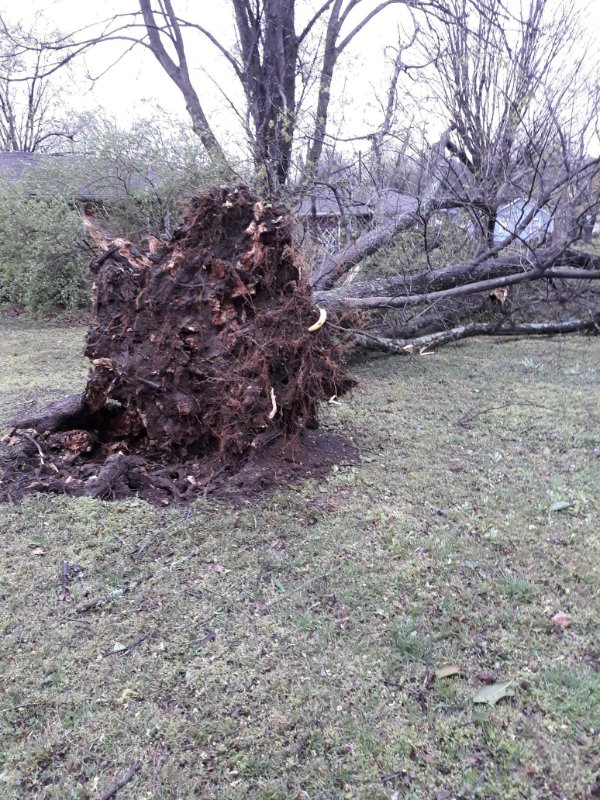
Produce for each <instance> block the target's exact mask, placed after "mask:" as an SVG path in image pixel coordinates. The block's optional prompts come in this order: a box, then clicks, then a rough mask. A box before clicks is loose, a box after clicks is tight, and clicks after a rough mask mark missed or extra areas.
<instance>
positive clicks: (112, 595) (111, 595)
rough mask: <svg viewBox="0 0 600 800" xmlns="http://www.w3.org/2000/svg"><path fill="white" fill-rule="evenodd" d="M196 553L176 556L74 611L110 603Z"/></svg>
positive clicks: (89, 609) (79, 611)
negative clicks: (180, 556)
mask: <svg viewBox="0 0 600 800" xmlns="http://www.w3.org/2000/svg"><path fill="white" fill-rule="evenodd" d="M197 555H198V550H192V552H191V553H188V554H187V555H186V556H183V558H176V559H175V560H174V561H171V563H170V564H167V565H165V566H164V567H161V568H160V569H158V570H156V572H149V573H148V574H147V575H143V576H142V577H141V578H137V579H136V580H134V581H129V583H126V584H125V585H124V586H121V587H120V588H119V589H113V591H112V592H108V594H104V595H102V597H97V598H96V599H95V600H89V601H88V602H87V603H83V604H82V605H79V606H76V607H75V611H76V612H77V613H78V614H83V613H84V612H86V611H91V610H92V609H93V608H98V607H99V606H103V605H106V603H110V602H111V601H112V600H117V599H118V598H119V597H123V595H125V594H129V593H130V592H132V591H133V590H134V589H137V587H138V586H139V585H140V584H142V583H145V582H146V581H149V580H152V579H155V578H162V577H164V575H166V574H168V573H169V572H172V571H173V570H174V569H175V567H177V566H179V564H183V563H185V562H186V561H190V560H191V559H192V558H195V557H196V556H197Z"/></svg>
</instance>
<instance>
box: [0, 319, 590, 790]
mask: <svg viewBox="0 0 600 800" xmlns="http://www.w3.org/2000/svg"><path fill="white" fill-rule="evenodd" d="M82 338H83V330H82V329H81V328H58V327H52V326H50V325H36V324H34V323H31V322H27V321H21V320H4V321H3V322H2V323H0V364H1V365H2V369H1V371H0V423H1V424H2V426H3V427H4V426H5V424H6V422H7V420H8V419H9V418H10V416H11V415H12V414H14V413H16V412H18V411H21V410H24V409H26V408H28V407H33V406H36V405H39V404H41V403H42V402H44V401H47V400H50V399H55V398H56V397H58V396H61V395H62V394H65V393H68V392H71V391H73V390H74V389H75V388H76V387H77V386H79V385H81V384H82V381H83V379H84V376H85V364H84V363H83V360H82V358H81V356H80V350H81V345H82ZM354 371H355V373H356V374H357V376H358V377H359V379H360V385H359V387H358V389H356V390H355V391H354V392H353V394H352V395H351V396H350V397H349V398H348V399H344V401H343V402H342V404H341V405H339V406H330V407H328V408H327V409H326V411H325V412H324V425H325V426H326V427H328V428H333V429H335V430H339V431H343V432H346V433H347V434H348V435H349V436H352V437H353V438H354V439H355V442H356V445H357V447H358V450H359V453H360V463H359V464H358V465H356V466H347V465H343V464H340V465H339V467H338V468H337V469H335V470H334V471H333V472H332V473H331V475H330V477H329V478H328V479H327V480H326V481H325V482H323V483H321V484H317V483H314V482H313V483H310V482H309V483H306V484H304V485H302V486H298V487H289V488H285V489H283V490H282V489H279V490H278V491H277V492H275V493H274V494H265V495H263V496H261V497H259V498H257V499H256V500H255V501H253V502H247V503H245V504H243V505H239V506H238V507H228V506H226V505H223V504H219V503H217V502H205V503H201V502H200V503H197V504H196V505H194V506H193V507H191V508H183V509H172V508H169V509H157V508H153V507H150V506H148V505H146V504H145V503H143V502H141V501H137V500H133V501H128V502H119V503H102V502H99V501H92V500H87V499H68V498H65V497H50V496H36V497H33V498H29V499H27V500H26V501H25V502H24V503H23V505H21V506H4V507H0V529H1V532H2V547H1V551H0V559H1V563H0V601H1V608H2V617H1V627H2V639H1V649H0V661H1V667H0V669H1V680H0V798H2V800H13V799H14V800H17V798H18V800H31V799H33V798H35V800H42V798H43V799H44V800H50V798H52V800H77V799H79V800H82V799H83V798H89V799H90V800H92V799H93V800H100V798H103V797H106V796H108V795H109V794H110V789H111V788H112V787H114V786H115V785H116V784H118V783H119V782H121V781H122V780H123V779H124V778H126V777H128V773H129V772H130V770H131V769H132V767H136V766H137V765H138V762H139V770H138V771H135V774H134V775H133V777H132V778H131V780H129V781H128V782H127V783H126V784H125V785H124V786H123V788H122V789H120V790H119V791H118V793H117V795H116V797H117V798H118V800H141V798H152V799H153V800H189V799H191V798H222V799H223V800H234V798H235V799H238V798H239V800H242V798H244V800H246V798H260V800H267V798H268V799H269V800H276V799H277V800H279V798H281V800H283V799H284V798H285V800H289V799H290V798H306V799H307V800H308V799H309V798H310V800H313V799H315V798H320V799H322V800H330V799H331V800H333V799H334V798H348V799H349V798H369V799H370V798H373V800H379V798H382V799H383V798H388V800H392V799H393V800H404V799H405V798H415V799H416V798H419V800H421V798H427V799H431V800H450V799H451V798H486V799H487V798H498V800H510V799H511V798H540V800H550V799H551V798H565V800H576V799H577V798H585V797H590V796H598V794H600V783H596V781H597V780H599V776H600V672H599V669H600V635H599V620H600V534H599V513H598V512H599V508H600V339H586V338H567V339H558V338H557V339H553V340H550V341H517V342H505V341H481V342H478V341H470V342H468V343H466V344H464V345H460V346H454V347H449V348H446V349H443V350H441V351H440V352H439V353H438V354H435V355H433V356H428V357H421V358H418V359H409V358H385V357H381V358H375V359H371V360H370V361H368V362H360V363H357V364H355V365H354ZM559 501H566V502H568V503H571V504H572V505H571V506H569V508H566V509H564V510H561V511H552V510H551V506H552V504H554V503H556V502H559ZM101 598H105V599H106V602H104V603H103V604H98V605H95V606H93V607H91V608H88V609H87V610H85V604H86V603H87V604H89V603H90V602H92V601H94V600H97V599H101ZM557 612H564V613H566V614H568V615H569V617H570V619H571V625H570V627H565V628H563V627H560V626H558V625H556V624H553V622H552V617H553V616H554V615H555V614H556V613H557ZM451 664H458V665H459V669H460V671H459V673H458V674H455V675H452V676H449V677H438V678H437V679H435V678H434V677H432V676H433V675H434V673H435V670H437V669H439V668H441V667H443V666H445V665H451ZM494 679H496V680H498V681H507V680H511V681H512V682H513V683H512V686H511V688H512V689H513V691H514V695H513V696H512V697H507V698H504V699H502V700H500V701H499V702H498V704H497V705H495V706H490V705H476V704H474V703H473V697H474V695H475V694H476V693H477V691H478V690H479V689H481V687H482V686H484V685H485V681H490V680H494ZM594 792H595V794H594ZM110 796H111V797H112V796H115V795H110Z"/></svg>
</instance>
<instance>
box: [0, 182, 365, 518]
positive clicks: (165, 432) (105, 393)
mask: <svg viewBox="0 0 600 800" xmlns="http://www.w3.org/2000/svg"><path fill="white" fill-rule="evenodd" d="M291 227H292V225H291V218H290V215H289V213H288V211H287V210H286V209H285V208H277V207H274V206H272V205H271V204H268V203H265V202H263V201H261V200H260V199H259V198H258V197H256V196H255V195H254V194H253V193H252V192H250V190H248V189H247V188H245V187H237V188H235V189H225V188H220V189H212V190H210V191H208V192H206V193H204V194H202V195H200V196H198V197H196V198H195V199H194V200H192V202H191V203H190V205H189V207H188V209H187V213H186V215H185V217H184V221H183V224H182V225H181V227H180V228H179V229H178V230H177V231H176V232H175V233H174V235H173V237H172V239H171V241H169V242H168V243H163V242H159V241H158V240H154V239H152V240H151V241H150V242H149V245H148V248H147V250H146V251H141V250H140V249H138V248H137V247H136V246H135V245H134V244H132V243H130V242H126V241H124V240H121V239H108V238H106V237H105V236H104V235H103V233H102V232H100V231H98V230H97V229H96V230H94V231H93V236H94V238H95V239H96V242H97V243H98V244H102V245H103V246H104V247H105V249H104V251H103V252H102V254H101V255H100V256H99V257H97V258H96V259H95V260H94V261H93V262H92V264H91V269H92V271H93V273H94V278H95V280H94V287H93V318H94V321H93V324H92V325H91V327H90V330H89V332H88V335H87V339H86V346H85V354H86V356H88V358H89V359H90V360H91V371H90V375H89V377H88V381H87V386H86V388H85V391H84V392H83V394H82V395H73V396H71V397H68V398H65V400H63V401H60V402H59V403H56V404H53V405H52V406H49V407H48V408H46V409H44V410H43V411H42V412H40V413H39V414H35V415H32V416H29V417H23V418H21V419H18V420H16V421H15V423H14V429H13V431H12V432H11V434H10V435H9V437H7V441H8V443H9V445H10V447H9V455H8V457H7V458H6V459H4V463H3V469H4V477H3V479H2V483H1V484H0V499H5V500H6V499H8V498H12V499H16V498H18V497H20V496H21V495H22V494H23V493H25V492H30V491H53V492H66V493H68V494H73V495H88V496H93V497H103V498H113V497H125V496H128V495H131V494H137V495H140V496H142V497H145V498H146V499H149V500H154V501H160V502H171V501H172V500H187V499H193V497H195V496H197V494H198V493H203V494H206V493H208V492H212V491H216V490H217V489H218V487H219V486H221V485H222V484H223V483H224V482H225V481H226V480H227V479H228V478H230V477H231V476H232V475H235V474H236V473H239V472H240V470H242V468H245V469H246V471H248V464H249V462H252V463H253V464H258V462H259V461H260V459H261V458H262V459H263V461H264V462H265V465H266V464H268V463H270V464H271V466H270V467H267V466H265V469H264V470H263V469H262V467H257V469H258V472H259V473H261V474H262V475H263V480H264V479H265V478H264V475H273V476H275V475H276V474H277V469H276V468H275V469H273V464H272V463H271V462H279V463H281V464H282V465H284V464H287V467H285V468H283V469H282V470H281V471H282V473H285V474H283V475H282V479H283V480H289V479H290V477H291V474H292V473H294V469H292V468H291V466H290V465H291V464H293V463H296V464H297V465H300V472H302V466H301V465H303V464H306V463H308V462H311V461H315V459H314V458H311V457H310V456H309V455H308V452H307V450H306V448H307V447H309V446H310V447H312V448H313V449H314V448H317V450H319V449H321V450H322V448H320V446H319V444H318V442H317V439H315V437H306V436H305V435H304V434H305V432H306V431H307V430H314V429H316V428H317V427H318V410H319V405H320V404H321V403H322V402H323V400H326V399H328V398H331V397H332V396H334V395H341V394H343V393H344V392H346V391H347V390H348V389H349V388H350V387H351V386H352V385H353V384H354V381H353V379H352V377H351V376H350V375H349V373H348V372H347V371H346V369H345V367H344V365H343V357H344V352H345V345H344V342H343V340H341V339H340V337H339V336H336V335H334V332H333V330H332V328H331V327H330V326H329V325H328V324H325V325H323V326H321V327H319V328H317V329H316V330H315V329H314V328H315V327H316V326H315V323H317V322H318V318H319V310H318V309H316V308H315V306H314V304H313V302H312V299H311V295H310V290H309V288H308V285H307V283H306V280H305V278H304V276H303V274H302V263H301V261H300V259H299V258H298V256H297V254H296V253H295V252H294V249H293V247H292V240H291ZM309 328H313V330H309ZM303 435H304V438H303ZM331 448H332V453H331V455H332V456H333V457H332V458H331V459H329V458H327V457H326V455H324V454H323V453H322V452H321V455H320V456H319V458H318V459H317V461H318V462H319V463H320V464H321V468H326V466H327V465H330V464H331V463H335V461H336V460H339V458H340V454H341V453H342V451H344V447H343V446H342V445H341V444H340V443H339V442H338V443H337V444H335V445H334V444H333V439H330V447H329V448H326V449H331ZM340 448H341V449H340ZM293 453H295V454H296V455H295V456H293V457H292V461H290V460H289V457H290V454H293ZM344 457H346V458H347V457H348V455H347V453H346V455H345V456H344ZM315 468H316V464H315ZM250 472H252V470H250ZM255 472H256V470H255ZM273 479H274V478H273Z"/></svg>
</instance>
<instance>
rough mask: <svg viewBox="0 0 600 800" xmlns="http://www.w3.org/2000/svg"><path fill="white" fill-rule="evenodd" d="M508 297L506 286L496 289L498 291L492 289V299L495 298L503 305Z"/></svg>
mask: <svg viewBox="0 0 600 800" xmlns="http://www.w3.org/2000/svg"><path fill="white" fill-rule="evenodd" d="M507 295H508V289H507V288H506V286H498V287H496V289H492V291H491V292H490V297H495V298H496V300H498V301H499V303H500V304H501V305H504V302H505V300H506V296H507Z"/></svg>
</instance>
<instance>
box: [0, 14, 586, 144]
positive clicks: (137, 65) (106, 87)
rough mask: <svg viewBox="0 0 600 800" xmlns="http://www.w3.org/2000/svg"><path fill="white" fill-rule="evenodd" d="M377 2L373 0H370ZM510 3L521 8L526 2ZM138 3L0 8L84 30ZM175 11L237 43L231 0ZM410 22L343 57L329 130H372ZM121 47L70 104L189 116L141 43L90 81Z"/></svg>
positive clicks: (397, 17)
mask: <svg viewBox="0 0 600 800" xmlns="http://www.w3.org/2000/svg"><path fill="white" fill-rule="evenodd" d="M375 1H376V0H372V2H373V3H375ZM555 1H556V2H557V3H560V2H561V0H555ZM576 1H577V3H578V4H579V5H580V6H581V7H582V8H583V7H584V6H585V7H587V8H588V11H587V17H588V23H589V27H588V29H589V31H590V32H593V31H594V30H595V31H600V0H591V2H589V0H576ZM315 2H316V0H307V3H306V5H305V7H306V8H307V9H308V8H309V7H310V6H311V5H313V6H314V5H315ZM366 2H371V0H366ZM508 2H509V3H512V4H513V6H517V5H518V4H520V3H521V2H528V0H508ZM299 5H301V4H299ZM203 7H204V8H205V11H204V12H203V11H202V9H203ZM136 8H137V3H136V2H135V0H102V2H100V3H90V2H85V1H83V0H27V2H25V3H24V2H23V0H0V9H2V13H3V15H4V16H5V17H6V18H7V20H9V21H10V22H16V21H22V22H23V24H24V25H26V26H27V27H29V26H31V25H32V24H36V25H37V26H42V27H44V28H46V29H52V28H55V29H59V30H62V31H65V32H66V31H72V30H75V29H77V28H83V27H85V26H86V25H89V24H90V23H91V22H93V21H97V20H99V19H101V18H106V17H109V16H110V15H111V14H112V13H114V12H117V13H123V12H127V11H130V10H135V9H136ZM176 8H177V10H178V11H180V13H181V14H182V16H185V15H186V12H187V11H188V8H189V9H190V17H191V18H196V19H198V18H199V15H201V14H203V18H202V22H203V24H205V25H206V26H207V27H209V28H210V30H211V31H212V32H213V33H215V34H216V35H217V36H219V37H222V38H223V39H224V40H225V41H227V40H228V39H229V42H232V36H233V33H232V31H233V27H232V25H231V22H232V12H231V5H230V2H229V0H178V1H177V2H176ZM191 9H193V11H191ZM298 27H299V26H298ZM410 27H411V22H410V16H409V15H408V14H407V12H406V11H405V10H403V9H402V8H401V7H400V8H397V7H395V8H388V9H386V10H385V11H384V12H383V13H382V14H381V15H380V17H379V18H378V19H377V20H375V21H374V22H373V23H371V24H370V25H369V26H368V28H367V29H365V30H364V31H363V32H361V34H360V35H359V36H358V37H357V38H356V40H355V41H354V42H353V46H352V47H351V48H350V49H349V51H348V53H347V55H346V60H345V63H344V65H343V69H341V70H339V71H338V74H337V81H338V84H337V86H336V87H335V91H334V93H333V96H334V97H337V96H339V94H340V92H341V91H342V90H343V93H344V102H343V104H341V105H340V104H338V105H337V106H336V108H335V109H334V112H333V114H332V120H331V121H332V124H333V126H334V127H333V129H332V130H335V129H336V128H337V130H339V132H340V134H341V135H348V134H349V133H350V134H351V135H356V134H362V133H368V132H369V131H370V130H372V129H373V128H375V127H376V126H377V124H378V121H379V120H380V103H379V99H382V100H383V98H384V93H385V76H386V74H387V70H386V65H389V45H393V44H394V43H395V42H396V41H397V38H398V33H397V32H398V31H399V30H400V31H401V30H403V29H404V30H406V31H407V35H409V34H408V31H409V30H410ZM198 41H199V40H198V38H197V37H194V42H195V43H196V44H195V46H194V47H193V48H190V49H189V52H190V56H191V57H190V61H191V63H192V64H193V77H194V81H195V85H196V87H197V89H198V90H199V94H200V95H201V100H202V101H203V104H204V105H205V108H206V110H207V111H208V112H209V118H210V119H211V122H212V123H213V124H214V126H215V128H216V130H217V131H218V133H219V135H220V137H221V138H227V137H228V136H231V135H232V134H233V136H239V135H240V134H239V129H237V130H236V129H235V127H236V125H235V122H234V116H233V113H232V111H231V108H230V107H229V105H228V100H231V101H233V103H234V104H235V105H238V106H239V105H241V99H242V98H241V96H240V94H239V88H238V87H237V85H236V82H235V80H234V79H232V77H231V74H230V72H228V71H227V70H226V68H225V66H224V64H223V63H222V61H221V60H220V59H219V58H218V57H217V56H216V55H215V51H214V49H213V48H212V46H211V45H210V44H208V43H204V44H203V45H202V47H200V48H199V47H198V46H197V43H198ZM386 46H388V54H387V56H386V52H385V48H386ZM122 50H123V45H122V44H117V43H110V44H104V45H102V46H101V47H97V48H95V49H94V50H92V51H90V52H89V53H88V55H87V56H86V57H85V59H81V60H79V61H78V62H77V63H76V64H75V66H74V67H73V70H72V76H71V78H70V86H71V104H72V105H73V106H74V107H75V108H77V109H82V110H83V109H95V108H98V107H99V106H102V107H105V108H106V109H109V111H110V112H111V113H112V114H113V115H115V116H116V117H117V118H119V119H120V120H121V121H122V122H123V124H124V125H126V124H127V121H128V120H129V119H131V118H132V117H135V116H144V115H145V114H147V113H149V112H150V110H151V108H152V107H153V106H154V105H155V104H157V103H158V104H160V106H161V107H163V108H164V109H165V110H166V111H167V112H168V113H169V114H170V115H171V116H172V117H173V118H175V119H181V120H184V121H187V118H186V112H185V106H184V103H183V100H182V99H181V96H180V95H179V93H178V91H177V89H176V88H175V87H174V85H173V84H172V83H171V81H170V80H169V78H168V77H167V76H166V74H165V73H164V71H163V70H162V68H161V67H160V66H159V65H158V63H157V62H156V61H155V59H154V58H153V57H152V55H151V54H150V53H149V52H148V51H145V50H144V49H143V48H141V47H140V48H136V49H135V51H134V52H132V53H131V54H129V55H128V56H126V57H125V58H124V59H123V60H122V61H121V62H120V63H118V64H117V65H116V66H115V67H114V68H112V69H111V70H110V71H109V72H108V73H107V74H106V75H105V76H104V77H102V78H101V79H99V80H98V81H96V82H95V83H94V84H91V82H90V81H88V80H86V78H85V74H86V72H89V73H90V74H92V75H98V74H100V73H102V72H103V71H104V70H105V69H106V67H107V66H108V65H109V64H111V63H112V62H114V61H115V60H116V59H117V58H118V56H119V55H120V54H121V52H122ZM573 55H575V54H573ZM219 86H220V87H221V88H222V89H224V91H225V93H226V95H227V98H228V100H226V99H224V97H223V95H222V94H221V93H220V91H219V89H218V87H219ZM414 88H415V90H416V91H417V92H418V91H423V87H419V86H418V85H415V86H414ZM374 120H375V121H374ZM407 121H408V120H407ZM421 121H423V120H421ZM425 124H426V125H427V124H428V126H429V131H428V134H429V138H430V140H433V139H434V138H435V135H436V133H438V132H439V130H441V128H442V127H443V124H442V120H436V119H435V118H433V117H431V118H429V117H428V118H426V119H425Z"/></svg>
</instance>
